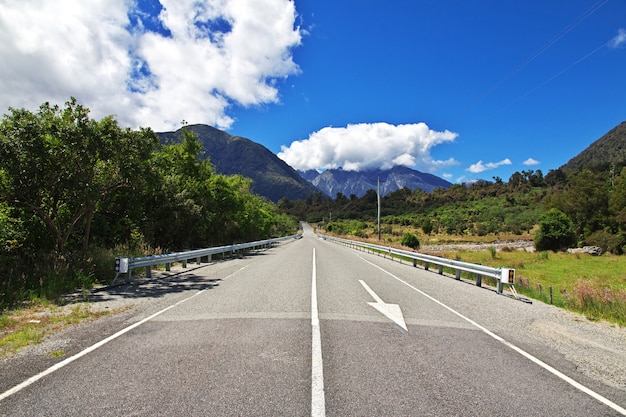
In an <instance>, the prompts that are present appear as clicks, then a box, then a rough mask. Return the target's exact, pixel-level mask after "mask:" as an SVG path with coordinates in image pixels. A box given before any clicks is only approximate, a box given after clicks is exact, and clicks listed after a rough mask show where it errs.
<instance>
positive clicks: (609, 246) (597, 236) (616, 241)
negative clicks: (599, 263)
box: [585, 230, 624, 255]
mask: <svg viewBox="0 0 626 417" xmlns="http://www.w3.org/2000/svg"><path fill="white" fill-rule="evenodd" d="M585 244H587V245H590V246H599V247H601V248H602V252H611V253H613V254H615V255H621V254H623V253H624V249H623V246H624V236H623V235H614V234H611V233H609V232H605V231H604V230H599V231H597V232H594V233H593V234H592V235H591V236H589V237H588V238H587V239H586V240H585Z"/></svg>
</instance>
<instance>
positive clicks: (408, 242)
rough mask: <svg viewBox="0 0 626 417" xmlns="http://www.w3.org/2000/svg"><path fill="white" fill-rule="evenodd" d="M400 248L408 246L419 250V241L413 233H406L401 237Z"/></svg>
mask: <svg viewBox="0 0 626 417" xmlns="http://www.w3.org/2000/svg"><path fill="white" fill-rule="evenodd" d="M400 243H401V244H402V246H408V247H409V248H411V249H419V247H420V241H419V239H418V238H417V236H415V235H414V234H413V233H409V232H406V233H405V234H404V235H402V241H401V242H400Z"/></svg>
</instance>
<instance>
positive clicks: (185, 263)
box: [183, 259, 187, 268]
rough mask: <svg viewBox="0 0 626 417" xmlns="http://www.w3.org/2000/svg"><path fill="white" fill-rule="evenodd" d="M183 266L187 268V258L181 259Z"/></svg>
mask: <svg viewBox="0 0 626 417" xmlns="http://www.w3.org/2000/svg"><path fill="white" fill-rule="evenodd" d="M183 268H187V259H183Z"/></svg>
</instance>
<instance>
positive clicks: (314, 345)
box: [311, 248, 326, 417]
mask: <svg viewBox="0 0 626 417" xmlns="http://www.w3.org/2000/svg"><path fill="white" fill-rule="evenodd" d="M311 330H312V331H311V334H312V341H311V356H312V357H311V417H324V416H325V415H326V400H325V398H324V372H323V369H324V366H323V362H322V336H321V333H320V318H319V314H318V311H317V270H316V266H315V248H313V272H312V274H311Z"/></svg>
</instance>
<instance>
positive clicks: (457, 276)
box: [455, 269, 461, 281]
mask: <svg viewBox="0 0 626 417" xmlns="http://www.w3.org/2000/svg"><path fill="white" fill-rule="evenodd" d="M455 279H456V280H457V281H458V280H460V279H461V270H460V269H457V270H456V277H455Z"/></svg>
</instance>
